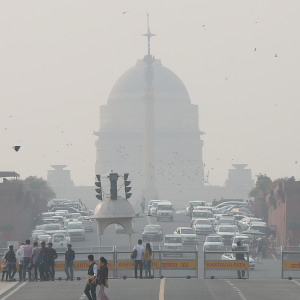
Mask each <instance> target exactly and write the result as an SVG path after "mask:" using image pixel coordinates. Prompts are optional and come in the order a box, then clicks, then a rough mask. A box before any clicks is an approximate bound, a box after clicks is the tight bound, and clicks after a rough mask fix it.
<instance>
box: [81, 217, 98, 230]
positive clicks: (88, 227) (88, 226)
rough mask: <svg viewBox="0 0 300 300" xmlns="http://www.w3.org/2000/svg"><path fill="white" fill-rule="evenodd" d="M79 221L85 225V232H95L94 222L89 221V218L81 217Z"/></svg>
mask: <svg viewBox="0 0 300 300" xmlns="http://www.w3.org/2000/svg"><path fill="white" fill-rule="evenodd" d="M77 220H78V221H80V222H81V223H82V224H83V227H84V229H85V231H94V228H93V222H92V221H91V220H89V219H87V217H79V218H77Z"/></svg>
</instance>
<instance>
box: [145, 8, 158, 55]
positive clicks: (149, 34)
mask: <svg viewBox="0 0 300 300" xmlns="http://www.w3.org/2000/svg"><path fill="white" fill-rule="evenodd" d="M147 27H148V28H147V30H148V32H147V33H145V34H143V36H146V37H147V38H148V55H150V39H151V38H152V37H153V36H155V35H156V34H153V33H151V32H150V26H149V13H148V12H147Z"/></svg>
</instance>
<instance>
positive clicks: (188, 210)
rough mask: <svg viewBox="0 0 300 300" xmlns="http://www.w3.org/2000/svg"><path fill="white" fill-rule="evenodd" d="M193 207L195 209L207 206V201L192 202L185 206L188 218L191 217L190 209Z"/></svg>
mask: <svg viewBox="0 0 300 300" xmlns="http://www.w3.org/2000/svg"><path fill="white" fill-rule="evenodd" d="M191 206H193V208H194V209H195V207H197V206H205V201H190V202H189V203H188V205H186V206H185V214H186V215H187V216H189V215H190V208H191Z"/></svg>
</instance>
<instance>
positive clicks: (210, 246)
mask: <svg viewBox="0 0 300 300" xmlns="http://www.w3.org/2000/svg"><path fill="white" fill-rule="evenodd" d="M223 249H224V244H223V241H222V238H221V237H220V236H219V235H217V234H210V235H208V236H207V237H206V239H205V241H204V244H203V251H205V250H210V251H213V250H215V251H221V250H223Z"/></svg>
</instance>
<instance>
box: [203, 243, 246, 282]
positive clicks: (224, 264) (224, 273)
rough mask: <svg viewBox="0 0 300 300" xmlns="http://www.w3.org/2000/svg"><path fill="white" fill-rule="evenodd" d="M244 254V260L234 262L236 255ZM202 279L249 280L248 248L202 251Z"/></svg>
mask: <svg viewBox="0 0 300 300" xmlns="http://www.w3.org/2000/svg"><path fill="white" fill-rule="evenodd" d="M237 253H238V254H244V260H236V254H237ZM203 268H204V278H210V279H215V278H239V277H241V278H244V279H249V248H248V247H245V250H238V251H233V250H232V248H231V247H228V248H226V247H224V249H222V250H205V251H204V266H203Z"/></svg>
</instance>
